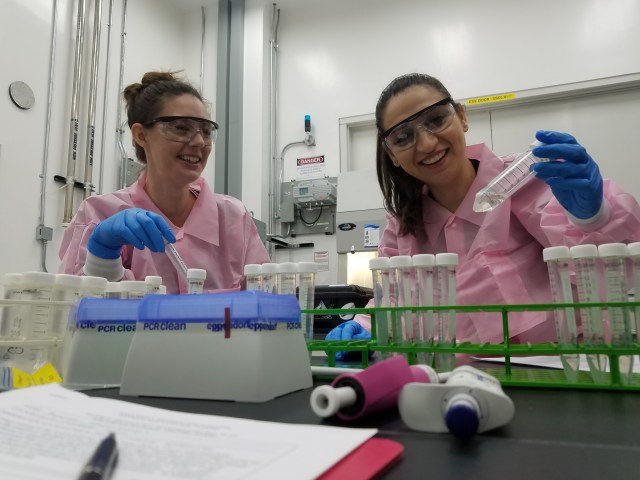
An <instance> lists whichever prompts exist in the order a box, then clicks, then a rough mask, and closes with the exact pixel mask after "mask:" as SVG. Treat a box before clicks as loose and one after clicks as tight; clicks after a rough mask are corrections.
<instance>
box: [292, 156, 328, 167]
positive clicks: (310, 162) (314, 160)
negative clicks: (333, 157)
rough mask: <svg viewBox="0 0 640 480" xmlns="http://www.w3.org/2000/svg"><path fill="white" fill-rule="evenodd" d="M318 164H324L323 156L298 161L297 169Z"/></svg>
mask: <svg viewBox="0 0 640 480" xmlns="http://www.w3.org/2000/svg"><path fill="white" fill-rule="evenodd" d="M318 163H324V155H320V156H319V157H307V158H299V159H298V166H299V167H302V166H303V165H316V164H318Z"/></svg>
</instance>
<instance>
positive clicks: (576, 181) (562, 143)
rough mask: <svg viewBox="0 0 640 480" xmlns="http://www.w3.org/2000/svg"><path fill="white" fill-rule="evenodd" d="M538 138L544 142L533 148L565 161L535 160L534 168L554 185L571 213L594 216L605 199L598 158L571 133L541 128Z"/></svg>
mask: <svg viewBox="0 0 640 480" xmlns="http://www.w3.org/2000/svg"><path fill="white" fill-rule="evenodd" d="M536 138H537V139H538V140H540V141H541V142H542V143H544V144H545V145H542V146H539V147H535V148H534V149H533V154H534V155H535V156H537V157H540V158H550V159H552V160H562V161H559V162H556V161H551V162H541V163H535V164H533V165H532V166H531V170H533V171H534V172H535V173H536V176H537V177H538V178H540V179H542V180H544V181H545V182H546V183H547V184H548V185H549V186H550V187H551V191H552V192H553V195H554V196H555V197H556V198H557V199H558V202H560V204H561V205H562V206H563V207H564V209H565V210H567V211H568V212H569V213H570V214H571V215H573V216H574V217H576V218H580V219H582V220H586V219H589V218H592V217H593V216H594V215H596V214H597V213H598V212H599V211H600V207H601V206H602V201H603V191H602V175H600V170H599V169H598V165H597V164H596V162H594V161H593V159H592V158H591V156H589V154H588V153H587V151H586V150H585V148H584V147H583V146H582V145H580V144H579V143H578V142H576V139H575V138H573V137H572V136H571V135H569V134H568V133H560V132H551V131H546V130H539V131H538V132H536Z"/></svg>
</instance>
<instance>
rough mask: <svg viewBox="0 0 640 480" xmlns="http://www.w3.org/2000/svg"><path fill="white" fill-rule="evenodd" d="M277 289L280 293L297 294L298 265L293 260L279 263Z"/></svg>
mask: <svg viewBox="0 0 640 480" xmlns="http://www.w3.org/2000/svg"><path fill="white" fill-rule="evenodd" d="M277 272H278V273H277V275H278V280H277V285H278V288H277V291H278V293H279V294H280V295H295V294H296V281H297V278H296V277H297V273H298V266H297V265H296V264H295V263H293V262H283V263H278V266H277Z"/></svg>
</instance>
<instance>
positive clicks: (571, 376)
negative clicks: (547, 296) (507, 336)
mask: <svg viewBox="0 0 640 480" xmlns="http://www.w3.org/2000/svg"><path fill="white" fill-rule="evenodd" d="M542 258H543V260H544V261H545V263H546V264H547V270H548V272H549V287H550V288H551V301H552V302H553V303H573V291H572V289H571V281H570V279H569V262H570V261H571V251H570V250H569V247H566V246H557V247H548V248H545V249H544V250H542ZM553 315H554V318H555V324H556V334H557V336H558V345H560V346H563V347H576V346H577V345H578V329H577V325H576V314H575V310H574V309H573V308H572V307H564V308H556V309H554V310H553ZM560 360H561V361H562V366H563V367H564V374H565V377H566V378H567V380H568V381H570V382H576V381H577V380H578V368H579V366H580V357H579V356H578V354H577V353H570V354H562V355H560Z"/></svg>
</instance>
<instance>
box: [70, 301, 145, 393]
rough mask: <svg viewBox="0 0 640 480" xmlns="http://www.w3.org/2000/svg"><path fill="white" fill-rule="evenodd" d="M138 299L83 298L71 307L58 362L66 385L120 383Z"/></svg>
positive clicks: (83, 386)
mask: <svg viewBox="0 0 640 480" xmlns="http://www.w3.org/2000/svg"><path fill="white" fill-rule="evenodd" d="M141 301H142V300H139V299H124V300H121V299H115V298H83V299H82V300H80V302H79V303H78V304H77V305H75V306H74V307H73V308H72V311H71V313H70V315H69V327H68V331H67V335H66V337H65V340H64V344H63V347H62V352H61V355H60V362H59V363H60V364H59V367H60V375H61V377H62V381H63V384H64V385H65V386H67V387H69V388H71V389H84V388H96V387H116V386H119V385H120V381H121V379H122V370H123V369H124V363H125V360H126V358H127V353H128V352H129V346H130V345H131V340H132V338H133V334H134V332H135V329H136V324H137V321H138V309H139V307H140V303H141Z"/></svg>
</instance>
